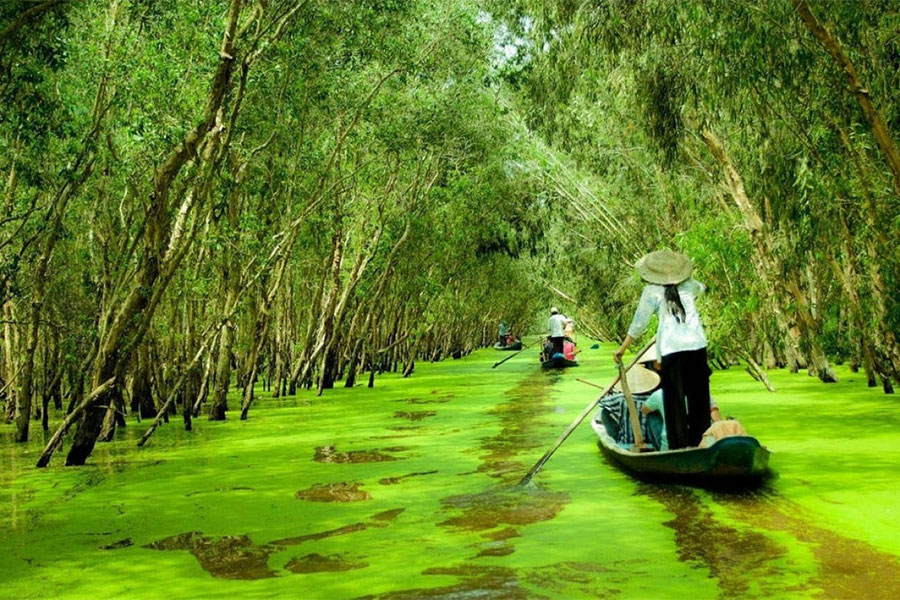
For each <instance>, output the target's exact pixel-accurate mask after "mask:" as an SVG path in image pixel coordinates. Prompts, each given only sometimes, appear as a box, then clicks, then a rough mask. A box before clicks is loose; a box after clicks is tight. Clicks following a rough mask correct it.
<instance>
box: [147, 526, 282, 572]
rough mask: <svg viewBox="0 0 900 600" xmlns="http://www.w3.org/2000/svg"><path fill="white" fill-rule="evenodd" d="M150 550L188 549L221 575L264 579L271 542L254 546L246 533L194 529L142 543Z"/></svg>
mask: <svg viewBox="0 0 900 600" xmlns="http://www.w3.org/2000/svg"><path fill="white" fill-rule="evenodd" d="M144 547H145V548H148V549H150V550H189V551H190V552H191V554H193V555H194V557H195V558H196V559H197V562H199V563H200V566H201V567H203V569H204V570H205V571H206V572H208V573H209V574H210V575H212V576H213V577H218V578H220V579H265V578H267V577H275V576H277V573H275V571H273V570H272V569H270V568H269V565H268V561H269V555H271V554H272V553H273V552H275V551H276V550H277V548H276V547H274V546H257V545H256V544H254V543H253V542H252V541H251V540H250V538H249V537H247V536H246V535H239V536H224V537H207V536H205V535H202V534H200V533H199V532H196V531H191V532H189V533H182V534H179V535H173V536H172V537H167V538H165V539H162V540H159V541H156V542H153V543H150V544H147V545H146V546H144Z"/></svg>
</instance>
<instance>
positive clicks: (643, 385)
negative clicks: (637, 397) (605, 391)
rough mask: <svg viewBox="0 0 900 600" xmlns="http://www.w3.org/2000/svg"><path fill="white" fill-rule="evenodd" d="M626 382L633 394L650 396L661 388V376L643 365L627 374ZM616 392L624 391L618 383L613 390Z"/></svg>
mask: <svg viewBox="0 0 900 600" xmlns="http://www.w3.org/2000/svg"><path fill="white" fill-rule="evenodd" d="M625 380H626V381H627V382H628V389H629V390H631V393H632V394H649V393H650V392H652V391H653V390H655V389H656V388H657V387H659V382H660V379H659V375H657V374H656V372H654V371H651V370H650V369H647V368H645V367H642V366H641V365H635V366H633V367H631V369H630V370H629V371H628V373H626V374H625ZM613 390H614V391H616V392H621V391H622V385H621V384H619V383H617V384H616V387H614V388H613Z"/></svg>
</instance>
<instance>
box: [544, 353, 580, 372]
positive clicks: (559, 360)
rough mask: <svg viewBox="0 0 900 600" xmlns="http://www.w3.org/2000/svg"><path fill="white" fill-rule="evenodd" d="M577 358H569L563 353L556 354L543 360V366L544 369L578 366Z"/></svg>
mask: <svg viewBox="0 0 900 600" xmlns="http://www.w3.org/2000/svg"><path fill="white" fill-rule="evenodd" d="M577 366H578V361H577V360H569V359H568V358H566V357H565V356H563V355H562V354H554V355H553V357H552V358H551V359H550V360H545V361H543V362H541V367H543V368H544V369H564V368H566V367H577Z"/></svg>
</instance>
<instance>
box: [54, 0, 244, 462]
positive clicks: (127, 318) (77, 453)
mask: <svg viewBox="0 0 900 600" xmlns="http://www.w3.org/2000/svg"><path fill="white" fill-rule="evenodd" d="M241 8H242V0H232V1H231V4H230V6H229V9H228V18H227V21H226V26H225V34H224V37H223V41H222V46H221V48H220V52H219V61H218V65H217V67H216V73H215V75H214V76H213V81H212V85H211V89H210V92H209V95H208V98H207V103H206V107H205V109H204V114H203V118H202V119H201V120H200V122H199V123H198V124H197V125H196V126H195V127H194V128H193V129H191V130H190V131H189V132H188V133H187V134H186V135H185V137H184V139H183V140H182V141H181V142H180V143H179V144H177V145H176V146H175V147H174V148H172V149H171V150H170V151H169V153H168V155H167V156H166V158H165V160H164V161H163V163H162V164H161V165H160V166H159V167H158V169H157V170H156V172H155V176H154V182H153V187H152V191H151V193H150V196H149V201H148V205H147V216H146V223H145V229H144V251H143V253H142V256H141V259H140V263H139V265H140V266H139V268H138V270H137V274H136V276H135V285H134V286H133V287H132V288H131V290H130V291H129V293H128V295H127V297H126V299H125V301H124V302H123V303H122V305H121V308H120V309H119V310H118V312H117V314H116V316H115V318H114V319H113V322H112V323H111V325H110V327H109V329H108V330H107V331H106V333H105V335H104V338H103V340H102V341H101V343H100V346H99V350H98V353H97V359H96V366H95V368H94V372H93V378H92V387H93V388H94V390H95V392H96V393H95V392H92V394H91V395H90V396H89V397H90V399H91V400H90V402H89V404H88V405H87V406H85V407H84V412H83V414H82V415H81V421H80V422H79V423H78V428H77V430H76V431H75V436H74V438H73V440H72V446H71V448H70V449H69V453H68V455H67V457H66V464H67V465H83V464H84V463H85V461H86V460H87V458H88V456H90V454H91V452H93V450H94V444H95V443H96V441H97V436H98V435H99V433H100V428H101V427H102V425H103V416H104V414H105V411H104V407H105V406H109V404H110V403H111V402H114V401H115V394H117V393H118V391H117V390H116V389H115V387H116V386H119V385H121V384H122V379H123V377H124V374H125V370H126V367H127V366H128V364H129V362H130V360H131V355H132V353H133V351H134V347H135V345H137V344H140V343H141V341H142V338H143V336H144V334H145V333H146V331H147V328H148V327H149V324H150V320H151V319H152V317H153V312H154V310H155V308H156V306H157V305H158V302H159V299H160V297H161V294H162V292H163V291H164V290H165V288H166V286H167V285H168V282H169V281H170V276H171V274H172V272H173V270H174V269H175V268H176V266H177V262H178V261H179V260H180V259H181V258H183V256H184V255H183V253H181V254H175V255H173V256H171V257H169V252H167V247H168V248H172V249H174V248H176V247H177V246H176V244H174V243H171V242H180V241H181V240H175V239H171V240H170V239H169V237H168V234H170V233H175V232H170V227H171V223H172V215H171V214H170V210H169V209H170V206H169V194H170V191H171V188H172V185H173V183H174V181H175V180H176V178H177V177H178V175H179V173H180V172H181V170H182V168H183V167H184V166H185V165H186V164H187V163H188V161H190V160H191V159H193V158H194V157H195V156H198V154H197V152H198V149H199V148H200V146H201V144H202V143H203V142H204V141H205V140H206V139H207V136H208V134H209V133H210V132H212V130H213V126H214V125H215V123H216V119H217V116H218V114H219V109H220V108H221V106H222V104H223V102H224V99H225V94H226V91H227V89H228V87H229V84H230V80H231V74H232V71H233V68H234V62H235V59H234V54H235V50H234V38H235V35H236V33H237V24H238V19H239V16H240V13H241ZM183 243H186V242H183ZM165 258H171V260H172V261H174V262H172V263H170V264H167V265H166V266H167V267H168V268H169V269H170V272H169V273H167V275H169V277H162V278H161V277H160V276H161V275H163V273H162V264H161V263H162V261H163V260H164V259H165ZM151 300H153V302H151ZM108 381H112V382H113V383H112V384H111V385H107V382H108ZM103 386H106V387H103ZM57 443H58V441H53V442H52V443H48V447H47V449H45V452H44V454H42V455H41V458H40V460H39V462H38V466H46V465H47V464H48V463H49V460H50V455H51V454H52V451H53V448H52V447H50V446H51V445H52V444H57Z"/></svg>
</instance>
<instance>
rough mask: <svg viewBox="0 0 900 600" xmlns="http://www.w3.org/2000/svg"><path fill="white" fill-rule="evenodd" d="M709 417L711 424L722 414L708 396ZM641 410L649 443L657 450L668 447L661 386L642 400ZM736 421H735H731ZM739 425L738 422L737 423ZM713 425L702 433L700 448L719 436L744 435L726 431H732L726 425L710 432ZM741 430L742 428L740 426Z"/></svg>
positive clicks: (718, 420)
mask: <svg viewBox="0 0 900 600" xmlns="http://www.w3.org/2000/svg"><path fill="white" fill-rule="evenodd" d="M709 406H710V409H709V417H710V419H711V420H712V421H713V425H715V424H716V423H717V422H721V421H722V415H721V414H720V413H719V406H718V405H717V404H716V401H715V400H714V399H713V398H712V396H710V398H709ZM640 410H641V412H642V413H643V414H644V415H645V416H646V418H647V421H648V424H647V429H648V433H649V436H648V438H649V439H650V443H651V444H652V445H653V447H654V448H656V449H657V450H660V451H663V450H668V449H669V440H668V436H667V435H666V428H665V427H664V426H663V423H664V422H665V420H666V416H665V415H666V409H665V407H664V406H663V390H662V388H658V389H656V390H655V391H654V392H653V393H652V394H650V396H649V397H648V398H647V400H646V401H644V403H643V405H642V406H641V408H640ZM733 422H735V423H737V421H733ZM738 427H740V424H738ZM711 429H713V427H710V428H709V429H707V430H706V431H705V432H704V433H703V440H701V442H700V447H701V448H706V447H707V446H710V445H712V443H715V442H716V441H717V440H718V439H721V437H725V436H726V435H746V433H743V434H741V433H726V431H733V428H732V427H730V426H729V427H727V428H725V429H721V430H717V432H716V433H711V432H710V430H711ZM741 430H743V428H741ZM707 434H709V435H710V436H711V437H712V441H711V442H710V441H708V440H706V437H707ZM717 434H718V435H720V436H721V437H715V436H716V435H717ZM704 441H706V445H704Z"/></svg>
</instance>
